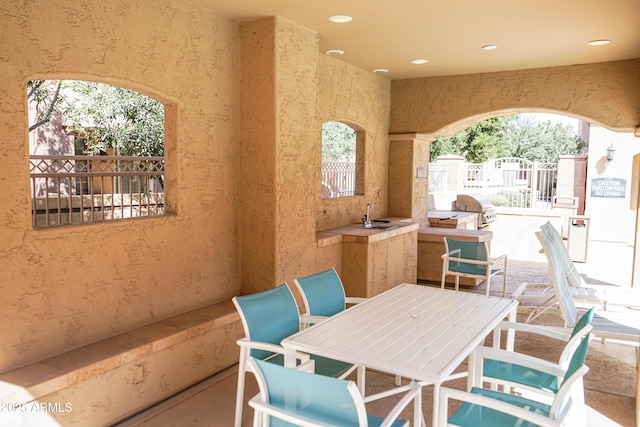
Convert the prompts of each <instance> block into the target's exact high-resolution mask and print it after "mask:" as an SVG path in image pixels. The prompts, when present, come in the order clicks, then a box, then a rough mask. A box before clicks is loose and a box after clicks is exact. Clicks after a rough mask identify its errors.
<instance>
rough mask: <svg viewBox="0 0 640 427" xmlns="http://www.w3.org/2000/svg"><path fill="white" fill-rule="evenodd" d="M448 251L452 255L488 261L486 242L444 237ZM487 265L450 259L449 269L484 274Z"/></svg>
mask: <svg viewBox="0 0 640 427" xmlns="http://www.w3.org/2000/svg"><path fill="white" fill-rule="evenodd" d="M444 244H445V249H446V253H447V254H449V256H451V257H455V258H463V259H469V260H474V261H488V259H489V253H488V251H487V245H486V243H485V242H467V241H463V240H454V239H449V238H447V237H445V238H444ZM487 268H488V267H487V266H486V265H482V264H471V263H464V262H460V261H455V260H449V269H452V270H454V269H455V270H463V269H464V271H465V272H467V273H470V274H480V275H483V274H485V273H486V271H487Z"/></svg>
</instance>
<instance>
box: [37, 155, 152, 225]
mask: <svg viewBox="0 0 640 427" xmlns="http://www.w3.org/2000/svg"><path fill="white" fill-rule="evenodd" d="M30 164H31V167H30V173H31V202H32V219H33V226H34V227H50V226H57V225H65V224H81V223H88V222H89V223H90V222H97V221H110V220H116V219H124V218H137V217H152V216H158V215H162V214H164V185H163V183H164V158H163V157H129V156H128V157H125V156H46V155H32V156H31V157H30Z"/></svg>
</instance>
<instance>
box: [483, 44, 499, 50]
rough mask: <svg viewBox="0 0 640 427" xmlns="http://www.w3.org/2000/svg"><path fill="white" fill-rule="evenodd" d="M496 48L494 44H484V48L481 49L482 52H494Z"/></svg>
mask: <svg viewBox="0 0 640 427" xmlns="http://www.w3.org/2000/svg"><path fill="white" fill-rule="evenodd" d="M497 48H498V46H496V45H495V44H485V45H484V46H482V49H484V50H494V49H497Z"/></svg>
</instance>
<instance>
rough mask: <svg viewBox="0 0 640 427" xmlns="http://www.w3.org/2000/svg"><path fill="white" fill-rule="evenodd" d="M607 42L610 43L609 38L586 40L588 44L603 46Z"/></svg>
mask: <svg viewBox="0 0 640 427" xmlns="http://www.w3.org/2000/svg"><path fill="white" fill-rule="evenodd" d="M609 43H611V40H591V41H588V42H587V44H588V45H589V46H603V45H605V44H609Z"/></svg>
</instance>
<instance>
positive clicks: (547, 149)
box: [502, 115, 585, 163]
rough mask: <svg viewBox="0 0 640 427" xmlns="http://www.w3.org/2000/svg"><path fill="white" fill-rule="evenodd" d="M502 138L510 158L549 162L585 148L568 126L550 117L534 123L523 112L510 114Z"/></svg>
mask: <svg viewBox="0 0 640 427" xmlns="http://www.w3.org/2000/svg"><path fill="white" fill-rule="evenodd" d="M502 140H503V142H504V143H505V144H506V145H507V146H508V147H509V151H510V153H511V154H510V155H511V156H512V157H519V158H523V159H527V160H531V161H538V162H548V163H555V162H557V161H558V160H559V159H560V156H562V155H564V154H574V153H578V152H580V150H582V149H583V148H584V147H585V143H584V141H582V139H581V138H580V137H579V136H577V135H576V134H575V133H574V132H573V130H572V129H571V126H570V125H568V124H563V123H557V122H555V123H554V122H552V121H551V120H547V121H544V122H534V121H533V120H532V119H531V118H530V117H527V116H524V115H516V116H511V119H510V120H509V122H508V126H507V127H506V128H505V129H504V130H503V133H502Z"/></svg>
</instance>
